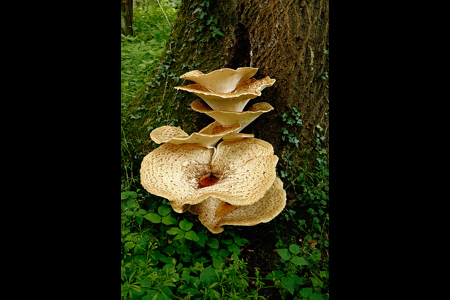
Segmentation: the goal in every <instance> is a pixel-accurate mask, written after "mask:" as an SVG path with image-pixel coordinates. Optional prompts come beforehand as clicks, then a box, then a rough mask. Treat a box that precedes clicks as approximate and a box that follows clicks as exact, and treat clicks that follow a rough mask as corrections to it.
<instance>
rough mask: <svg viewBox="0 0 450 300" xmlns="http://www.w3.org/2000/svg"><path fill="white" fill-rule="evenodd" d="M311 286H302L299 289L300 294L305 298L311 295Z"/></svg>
mask: <svg viewBox="0 0 450 300" xmlns="http://www.w3.org/2000/svg"><path fill="white" fill-rule="evenodd" d="M312 293H313V292H312V288H310V287H309V288H302V289H301V290H300V295H301V296H302V297H305V298H308V297H309V296H311V295H312Z"/></svg>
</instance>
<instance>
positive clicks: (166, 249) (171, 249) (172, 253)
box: [164, 246, 175, 255]
mask: <svg viewBox="0 0 450 300" xmlns="http://www.w3.org/2000/svg"><path fill="white" fill-rule="evenodd" d="M164 252H166V253H167V254H169V255H174V254H175V248H174V247H172V246H167V247H166V248H164Z"/></svg>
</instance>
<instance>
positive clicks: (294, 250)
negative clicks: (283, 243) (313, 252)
mask: <svg viewBox="0 0 450 300" xmlns="http://www.w3.org/2000/svg"><path fill="white" fill-rule="evenodd" d="M289 251H291V253H292V254H299V253H300V247H299V246H298V245H295V244H292V245H290V246H289Z"/></svg>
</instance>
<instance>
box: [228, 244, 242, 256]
mask: <svg viewBox="0 0 450 300" xmlns="http://www.w3.org/2000/svg"><path fill="white" fill-rule="evenodd" d="M228 250H230V251H231V252H233V253H234V254H235V255H240V254H241V250H239V247H238V246H237V245H231V246H228Z"/></svg>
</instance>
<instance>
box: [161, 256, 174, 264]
mask: <svg viewBox="0 0 450 300" xmlns="http://www.w3.org/2000/svg"><path fill="white" fill-rule="evenodd" d="M159 260H160V261H162V262H163V263H166V264H172V263H173V262H174V261H173V260H174V258H172V257H161V258H160V259H159Z"/></svg>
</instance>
